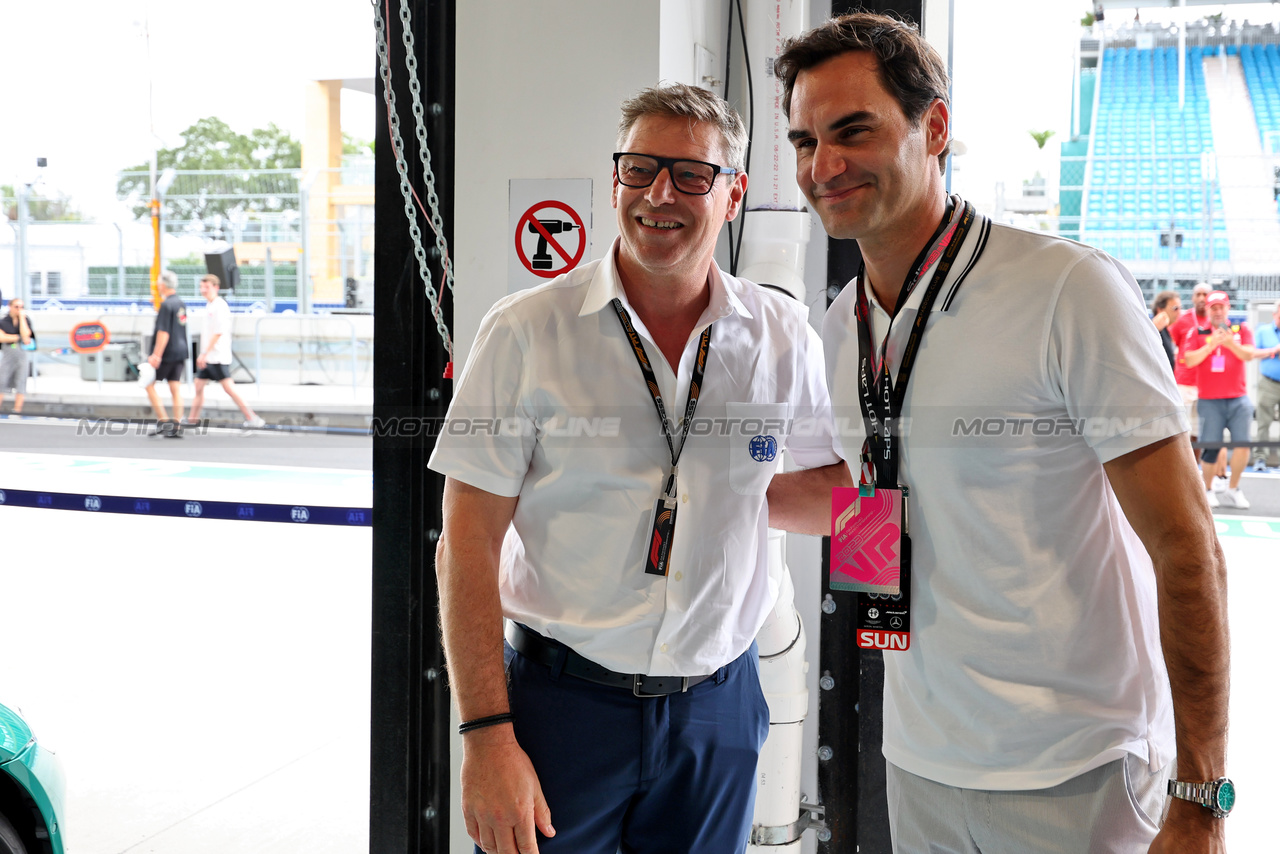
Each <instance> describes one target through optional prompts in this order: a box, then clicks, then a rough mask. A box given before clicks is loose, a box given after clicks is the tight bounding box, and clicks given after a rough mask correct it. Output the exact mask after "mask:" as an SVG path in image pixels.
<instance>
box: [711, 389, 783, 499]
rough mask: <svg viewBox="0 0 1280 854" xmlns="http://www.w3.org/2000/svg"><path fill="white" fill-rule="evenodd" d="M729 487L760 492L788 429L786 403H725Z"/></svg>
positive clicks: (766, 484) (766, 485)
mask: <svg viewBox="0 0 1280 854" xmlns="http://www.w3.org/2000/svg"><path fill="white" fill-rule="evenodd" d="M725 415H726V416H727V417H728V424H729V430H728V434H729V435H728V440H729V448H728V453H729V486H730V487H731V488H732V489H733V491H734V492H736V493H738V494H739V495H764V493H765V490H766V489H768V488H769V481H770V480H772V479H773V475H774V472H776V471H777V470H778V457H779V456H781V454H782V449H783V447H785V445H786V438H787V435H788V434H789V433H790V431H791V404H789V403H732V402H729V403H726V404H725Z"/></svg>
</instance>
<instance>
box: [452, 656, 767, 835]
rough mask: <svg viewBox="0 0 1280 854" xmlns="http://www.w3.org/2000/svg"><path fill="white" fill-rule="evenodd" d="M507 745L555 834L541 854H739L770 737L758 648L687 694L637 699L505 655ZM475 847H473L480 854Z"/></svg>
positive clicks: (614, 689) (748, 823) (748, 828)
mask: <svg viewBox="0 0 1280 854" xmlns="http://www.w3.org/2000/svg"><path fill="white" fill-rule="evenodd" d="M506 661H507V675H508V679H509V686H510V687H509V692H510V698H511V711H512V713H513V714H514V715H515V735H516V740H517V741H519V742H520V746H521V748H523V749H524V751H525V752H526V753H527V754H528V755H529V759H530V761H531V762H532V763H533V767H534V770H535V771H536V772H537V774H538V780H539V782H540V783H541V785H542V793H543V795H544V796H545V797H546V799H547V806H548V807H549V808H550V810H551V823H552V824H554V825H555V828H556V835H555V836H554V837H552V838H547V837H544V836H543V835H542V834H541V833H539V834H538V850H539V851H540V852H542V854H617V852H619V851H621V852H623V853H624V854H633V852H634V854H641V852H652V854H674V852H693V851H696V852H698V854H741V852H743V851H744V850H745V849H746V845H747V838H748V835H749V834H750V831H751V815H752V811H753V809H754V807H755V790H756V774H755V772H756V760H757V758H758V757H759V755H760V748H761V747H762V746H763V745H764V740H765V737H766V736H767V735H768V734H769V708H768V705H767V704H766V702H765V699H764V694H763V692H762V691H761V690H760V676H759V668H758V659H757V652H756V646H755V644H754V643H753V644H752V645H751V648H750V649H749V650H747V652H745V653H744V654H743V655H742V656H741V657H739V658H738V659H737V660H736V661H733V662H731V663H730V664H727V665H725V666H724V667H722V668H721V669H720V670H719V671H718V672H717V674H716V675H715V676H714V677H713V678H711V679H707V680H706V681H705V682H701V683H699V684H698V685H695V686H694V687H692V688H690V689H689V690H688V691H687V692H685V693H677V694H670V695H668V696H664V697H636V696H634V695H633V694H632V693H631V692H629V691H627V690H624V689H621V688H612V687H608V686H605V685H596V684H594V683H591V682H586V681H583V680H581V679H578V678H576V677H573V676H567V675H564V674H561V673H558V672H555V671H553V669H552V668H548V667H546V666H544V665H541V664H537V663H535V662H533V661H530V660H528V659H526V658H525V657H524V656H522V655H520V654H519V653H517V652H515V651H514V650H512V649H511V647H510V646H508V647H506ZM478 850H479V849H477V851H478Z"/></svg>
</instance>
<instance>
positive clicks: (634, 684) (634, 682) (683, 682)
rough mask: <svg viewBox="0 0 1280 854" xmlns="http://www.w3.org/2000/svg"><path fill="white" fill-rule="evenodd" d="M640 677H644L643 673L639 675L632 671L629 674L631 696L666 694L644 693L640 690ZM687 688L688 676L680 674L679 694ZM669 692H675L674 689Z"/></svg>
mask: <svg viewBox="0 0 1280 854" xmlns="http://www.w3.org/2000/svg"><path fill="white" fill-rule="evenodd" d="M642 679H644V676H643V675H641V674H639V673H634V674H632V676H631V693H632V695H633V696H636V697H642V698H643V697H665V696H667V695H666V694H645V693H643V692H641V690H640V681H641V680H642ZM688 690H689V677H688V676H682V677H680V693H681V694H683V693H684V692H685V691H688ZM669 693H672V694H674V693H675V691H671V692H669Z"/></svg>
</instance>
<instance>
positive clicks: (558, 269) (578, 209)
mask: <svg viewBox="0 0 1280 854" xmlns="http://www.w3.org/2000/svg"><path fill="white" fill-rule="evenodd" d="M509 205H510V208H509V210H508V222H509V226H510V229H511V231H510V235H511V239H512V244H511V256H510V258H509V260H508V262H507V293H515V292H516V291H520V290H524V289H525V288H530V287H533V286H534V285H539V284H541V283H542V282H545V281H547V280H548V279H554V278H555V277H556V276H559V275H561V274H562V273H567V272H569V271H570V270H572V269H574V268H576V267H577V266H578V265H579V264H580V263H582V261H583V259H585V258H589V257H590V247H591V180H590V179H589V178H584V179H575V180H564V181H559V180H557V181H544V180H513V181H511V185H510V199H509Z"/></svg>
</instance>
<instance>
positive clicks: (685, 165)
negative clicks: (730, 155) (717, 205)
mask: <svg viewBox="0 0 1280 854" xmlns="http://www.w3.org/2000/svg"><path fill="white" fill-rule="evenodd" d="M663 169H666V170H667V171H668V172H670V173H671V183H672V184H673V185H674V186H675V188H676V189H677V190H679V191H680V192H682V193H687V194H688V195H690V196H705V195H706V194H707V193H710V192H711V188H712V187H714V186H715V185H716V178H718V177H719V176H721V175H734V174H736V173H737V171H738V170H737V169H730V168H729V167H728V166H717V165H716V164H715V163H707V162H706V161H705V160H676V159H674V158H671V157H654V156H653V155H651V154H636V153H634V152H631V151H616V152H614V154H613V174H614V175H616V176H617V178H618V183H619V184H622V185H623V186H624V187H647V186H649V185H650V184H652V183H653V182H654V181H655V180H657V177H658V173H659V172H661V171H662V170H663Z"/></svg>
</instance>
